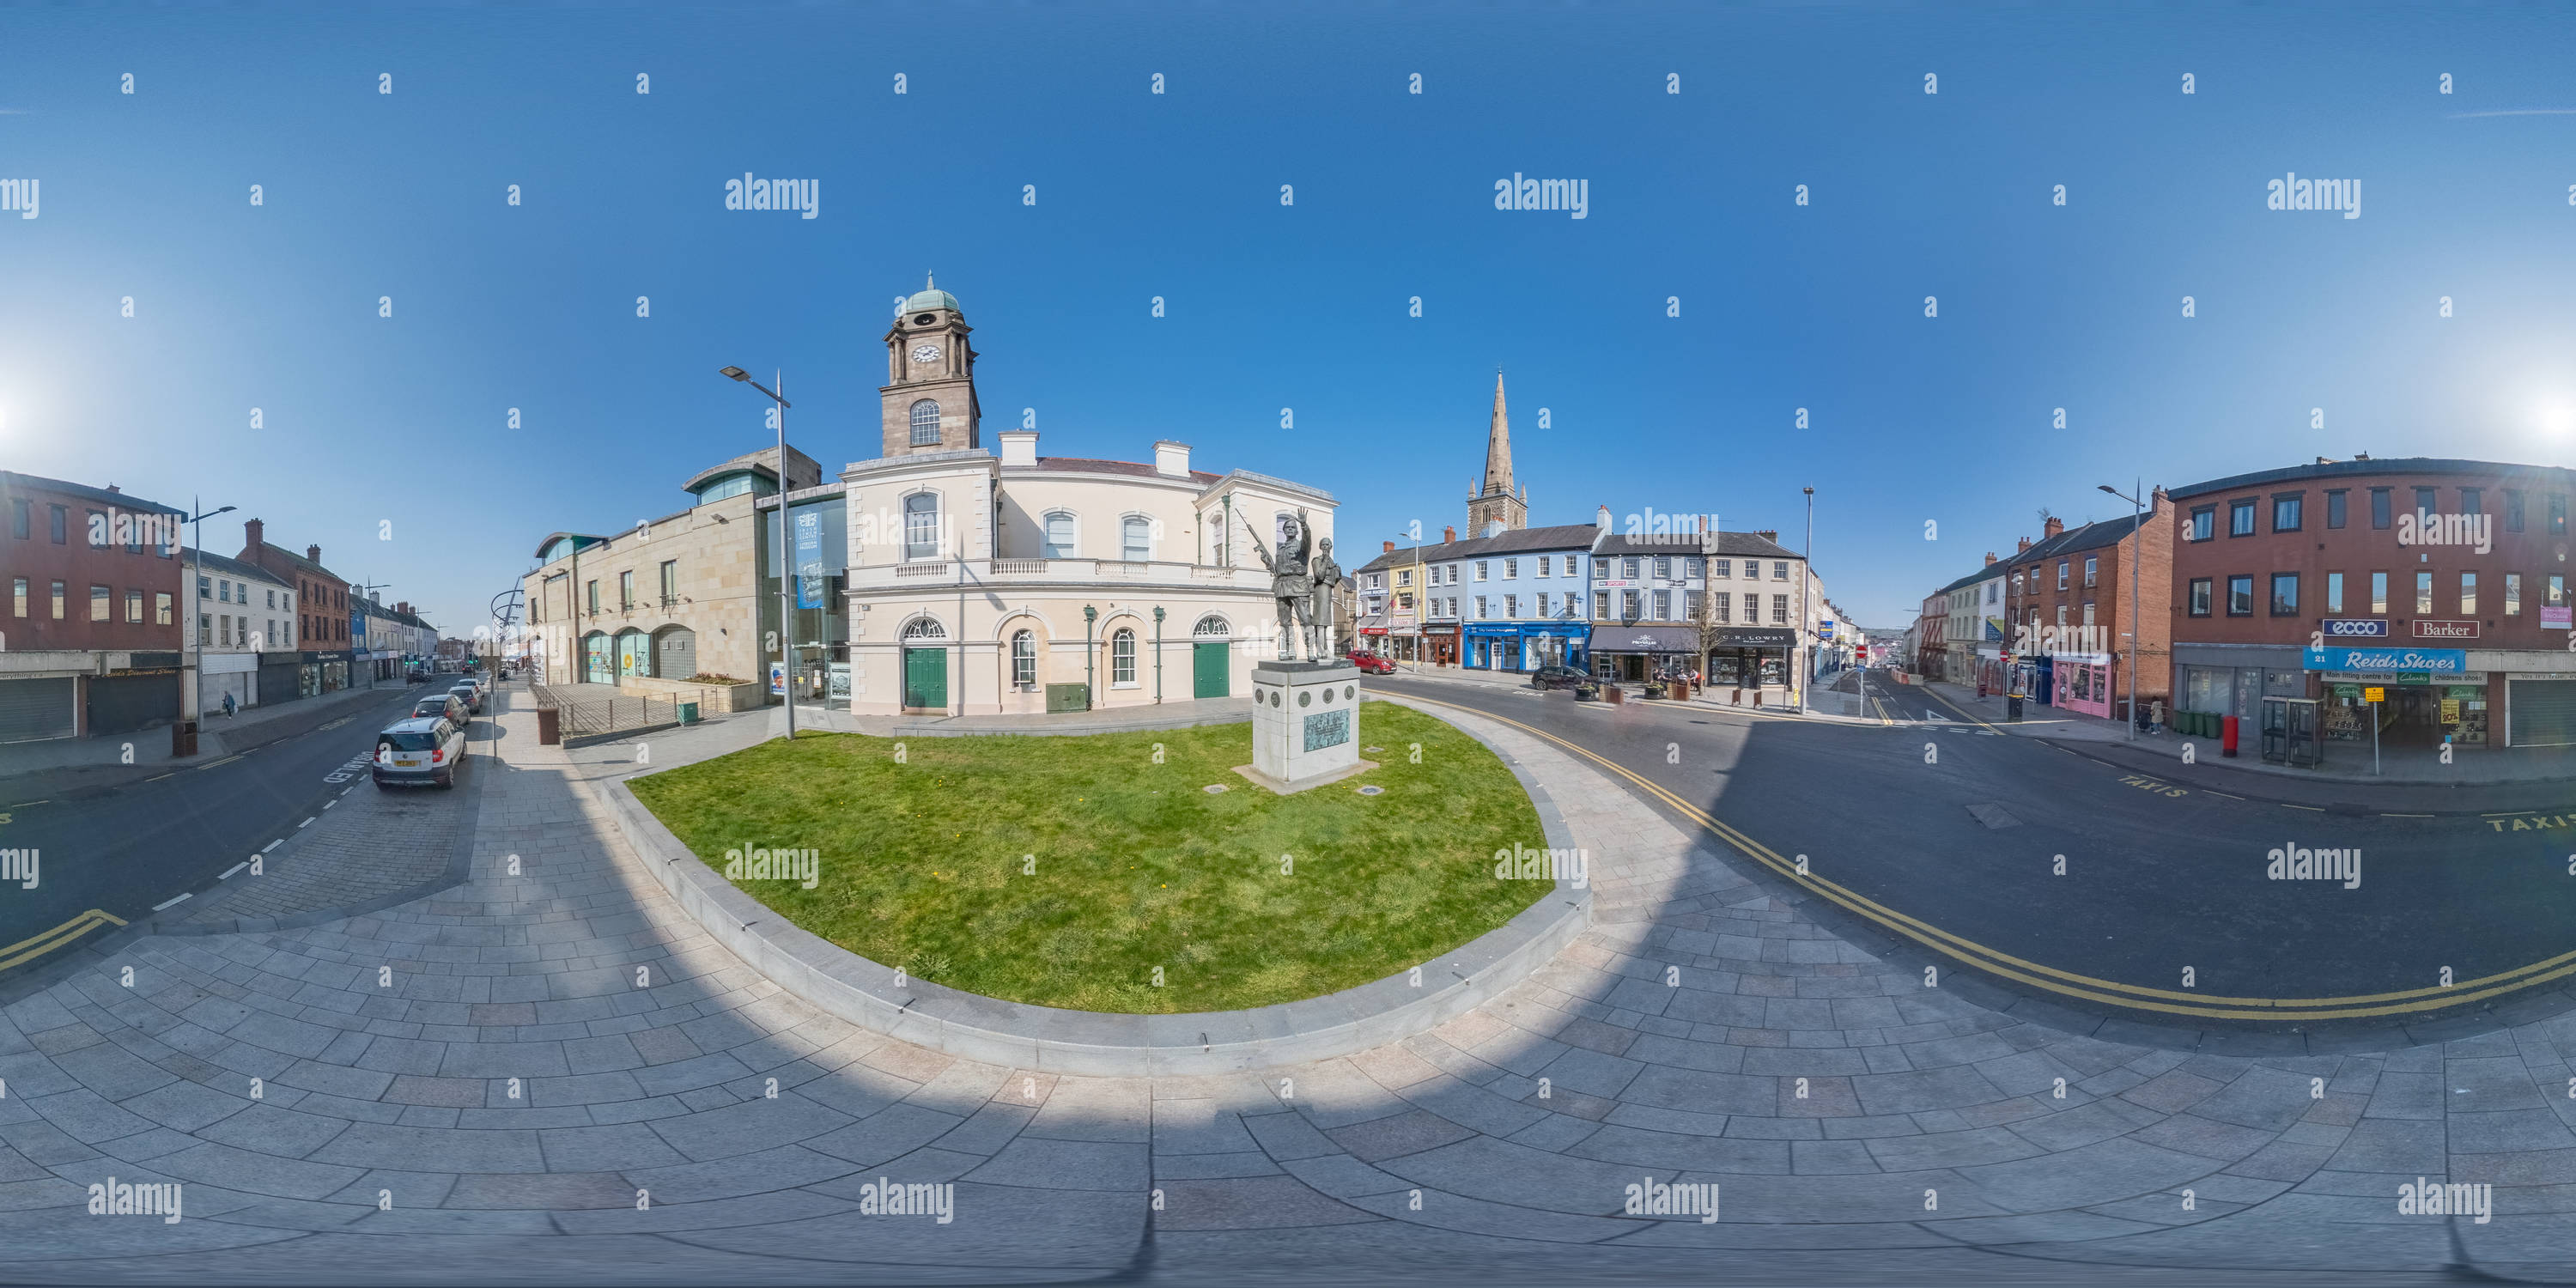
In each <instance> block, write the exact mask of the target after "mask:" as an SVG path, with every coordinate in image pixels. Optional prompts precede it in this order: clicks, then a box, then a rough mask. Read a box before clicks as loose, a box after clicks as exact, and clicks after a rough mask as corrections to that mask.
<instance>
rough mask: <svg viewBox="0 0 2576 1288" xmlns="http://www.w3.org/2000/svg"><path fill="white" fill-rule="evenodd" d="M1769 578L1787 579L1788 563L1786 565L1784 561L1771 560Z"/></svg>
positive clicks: (1775, 579)
mask: <svg viewBox="0 0 2576 1288" xmlns="http://www.w3.org/2000/svg"><path fill="white" fill-rule="evenodd" d="M1771 580H1773V581H1787V580H1789V565H1788V564H1787V563H1786V562H1785V561H1779V560H1775V561H1773V562H1772V564H1771Z"/></svg>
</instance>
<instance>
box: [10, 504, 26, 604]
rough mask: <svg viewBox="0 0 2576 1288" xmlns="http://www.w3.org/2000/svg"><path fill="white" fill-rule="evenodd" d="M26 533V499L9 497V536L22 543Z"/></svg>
mask: <svg viewBox="0 0 2576 1288" xmlns="http://www.w3.org/2000/svg"><path fill="white" fill-rule="evenodd" d="M27 532H28V527H27V498H25V497H23V496H16V497H11V498H9V535H10V536H13V537H16V538H17V539H19V540H20V541H24V540H26V539H27ZM22 615H23V614H22Z"/></svg>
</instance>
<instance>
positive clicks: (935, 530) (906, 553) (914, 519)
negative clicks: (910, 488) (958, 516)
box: [903, 492, 939, 559]
mask: <svg viewBox="0 0 2576 1288" xmlns="http://www.w3.org/2000/svg"><path fill="white" fill-rule="evenodd" d="M903 557H904V558H906V559H936V558H938V557H939V495H938V494H937V493H935V492H915V493H913V494H912V495H911V496H908V497H905V498H904V499H903Z"/></svg>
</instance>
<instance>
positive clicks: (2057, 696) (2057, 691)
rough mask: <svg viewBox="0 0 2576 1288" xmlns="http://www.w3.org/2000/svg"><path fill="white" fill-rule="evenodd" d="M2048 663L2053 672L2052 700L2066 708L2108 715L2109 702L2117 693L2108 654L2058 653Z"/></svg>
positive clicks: (2107, 717) (2109, 709)
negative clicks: (2113, 690) (2114, 688)
mask: <svg viewBox="0 0 2576 1288" xmlns="http://www.w3.org/2000/svg"><path fill="white" fill-rule="evenodd" d="M2049 662H2050V664H2051V665H2050V667H2049V669H2050V670H2051V671H2053V672H2054V673H2055V676H2054V680H2053V691H2052V692H2051V693H2050V695H2049V697H2050V701H2051V702H2053V703H2054V704H2055V705H2057V706H2060V707H2064V708H2065V709H2067V710H2069V711H2079V712H2082V713H2083V714H2085V715H2088V716H2100V717H2101V718H2103V719H2105V720H2108V719H2110V718H2111V704H2112V703H2113V702H2114V701H2115V700H2117V699H2118V696H2119V695H2118V694H2115V693H2113V692H2112V687H2113V682H2112V679H2111V655H2110V654H2108V653H2058V654H2053V655H2052V656H2051V657H2050V658H2049Z"/></svg>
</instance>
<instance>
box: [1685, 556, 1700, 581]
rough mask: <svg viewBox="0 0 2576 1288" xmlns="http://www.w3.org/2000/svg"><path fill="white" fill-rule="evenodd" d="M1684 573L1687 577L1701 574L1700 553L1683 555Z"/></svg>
mask: <svg viewBox="0 0 2576 1288" xmlns="http://www.w3.org/2000/svg"><path fill="white" fill-rule="evenodd" d="M1682 575H1683V576H1685V577H1696V576H1698V575H1699V556H1698V555H1684V556H1682Z"/></svg>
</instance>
